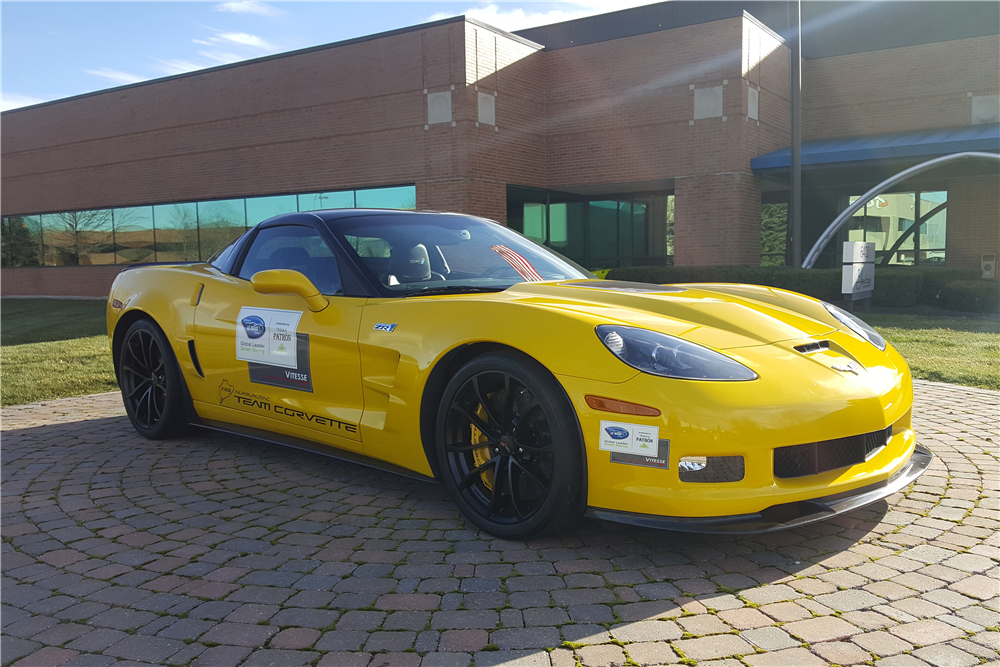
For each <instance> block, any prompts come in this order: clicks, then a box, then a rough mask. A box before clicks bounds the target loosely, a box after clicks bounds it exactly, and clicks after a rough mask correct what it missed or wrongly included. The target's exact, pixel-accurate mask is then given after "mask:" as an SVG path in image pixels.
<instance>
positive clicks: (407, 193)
mask: <svg viewBox="0 0 1000 667" xmlns="http://www.w3.org/2000/svg"><path fill="white" fill-rule="evenodd" d="M356 195H357V204H356V205H357V207H358V208H394V209H402V210H409V211H412V210H415V209H416V208H417V189H416V188H415V187H414V186H412V185H404V186H402V187H398V188H372V189H369V190H357V191H356Z"/></svg>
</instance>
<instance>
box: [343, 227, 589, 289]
mask: <svg viewBox="0 0 1000 667" xmlns="http://www.w3.org/2000/svg"><path fill="white" fill-rule="evenodd" d="M330 227H331V228H332V229H333V230H334V231H335V232H336V233H338V234H340V235H341V236H342V238H343V239H344V240H345V241H346V242H347V244H348V245H349V246H350V247H351V248H353V250H354V252H355V253H357V256H358V258H359V259H360V263H361V265H362V266H364V267H366V268H367V270H368V271H369V272H370V273H371V276H372V278H373V279H374V280H376V281H378V282H379V283H380V284H381V285H382V287H384V288H385V289H387V290H390V291H392V292H399V293H402V294H405V295H407V296H409V295H418V294H440V293H447V292H457V293H461V292H479V291H484V292H485V291H500V290H505V289H507V288H508V287H510V286H511V285H514V284H516V283H520V282H538V281H542V280H566V279H572V278H593V277H594V276H593V274H591V273H589V272H588V271H587V270H586V269H583V268H581V267H580V266H578V265H577V264H575V263H573V262H572V261H570V260H568V259H566V258H564V257H562V256H560V255H558V254H556V253H554V252H552V251H551V250H549V249H548V248H545V247H543V246H540V245H538V244H536V243H534V242H532V241H530V240H528V239H526V238H525V237H523V236H521V235H520V234H518V233H517V232H515V231H513V230H510V229H508V228H506V227H504V226H503V225H499V224H497V223H495V222H490V221H488V220H483V219H480V218H470V217H465V216H459V215H448V214H424V215H413V214H410V215H406V216H402V215H386V216H359V217H356V218H347V219H342V220H335V221H331V222H330Z"/></svg>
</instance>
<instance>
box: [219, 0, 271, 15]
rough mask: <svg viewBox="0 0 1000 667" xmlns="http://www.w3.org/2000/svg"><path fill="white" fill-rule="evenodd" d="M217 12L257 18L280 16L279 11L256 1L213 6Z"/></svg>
mask: <svg viewBox="0 0 1000 667" xmlns="http://www.w3.org/2000/svg"><path fill="white" fill-rule="evenodd" d="M215 11H217V12H234V13H238V14H257V15H258V16H276V15H278V14H282V13H284V12H282V11H281V10H280V9H278V8H277V7H272V6H271V5H269V4H267V3H264V2H257V1H256V0H234V1H232V2H221V3H219V4H217V5H216V6H215Z"/></svg>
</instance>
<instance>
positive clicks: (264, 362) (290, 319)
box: [236, 306, 313, 393]
mask: <svg viewBox="0 0 1000 667" xmlns="http://www.w3.org/2000/svg"><path fill="white" fill-rule="evenodd" d="M301 318H302V311H298V310H278V309H276V308H251V307H249V306H244V307H243V308H241V309H240V314H239V316H238V318H237V322H236V358H237V359H240V360H242V361H246V362H247V365H248V367H249V370H250V381H251V382H253V383H255V384H267V385H271V386H272V387H284V388H286V389H295V390H297V391H307V392H310V393H312V390H313V385H312V374H311V372H310V369H309V336H308V334H304V333H298V326H299V320H300V319H301Z"/></svg>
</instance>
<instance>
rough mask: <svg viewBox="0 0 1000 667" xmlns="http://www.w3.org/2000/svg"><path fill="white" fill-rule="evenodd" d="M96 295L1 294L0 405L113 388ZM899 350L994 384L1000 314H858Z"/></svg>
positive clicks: (941, 373)
mask: <svg viewBox="0 0 1000 667" xmlns="http://www.w3.org/2000/svg"><path fill="white" fill-rule="evenodd" d="M104 307H105V306H104V302H102V301H78V300H68V299H67V300H60V299H37V300H33V299H3V300H2V302H0V316H2V321H3V327H2V330H0V404H2V405H21V404H24V403H33V402H35V401H43V400H48V399H53V398H66V397H68V396H82V395H84V394H94V393H99V392H102V391H114V390H115V389H117V388H118V386H117V384H116V383H115V375H114V370H113V367H112V364H111V353H110V351H109V350H108V339H107V337H106V333H105V319H104ZM862 317H863V319H865V320H867V321H868V322H869V323H870V324H871V325H872V326H874V327H875V328H876V329H878V331H879V332H881V333H882V335H883V336H885V337H886V339H888V340H889V342H890V343H892V345H893V346H894V347H895V348H896V349H897V350H899V352H900V354H902V355H903V356H904V357H905V358H906V360H907V361H908V362H909V364H910V369H911V370H912V371H913V376H914V377H916V378H923V379H926V380H935V381H939V382H953V383H955V384H964V385H968V386H970V387H983V388H985V389H996V390H1000V320H998V319H997V318H983V319H972V318H968V319H962V318H952V317H927V316H922V315H885V314H874V313H871V314H867V315H862Z"/></svg>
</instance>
